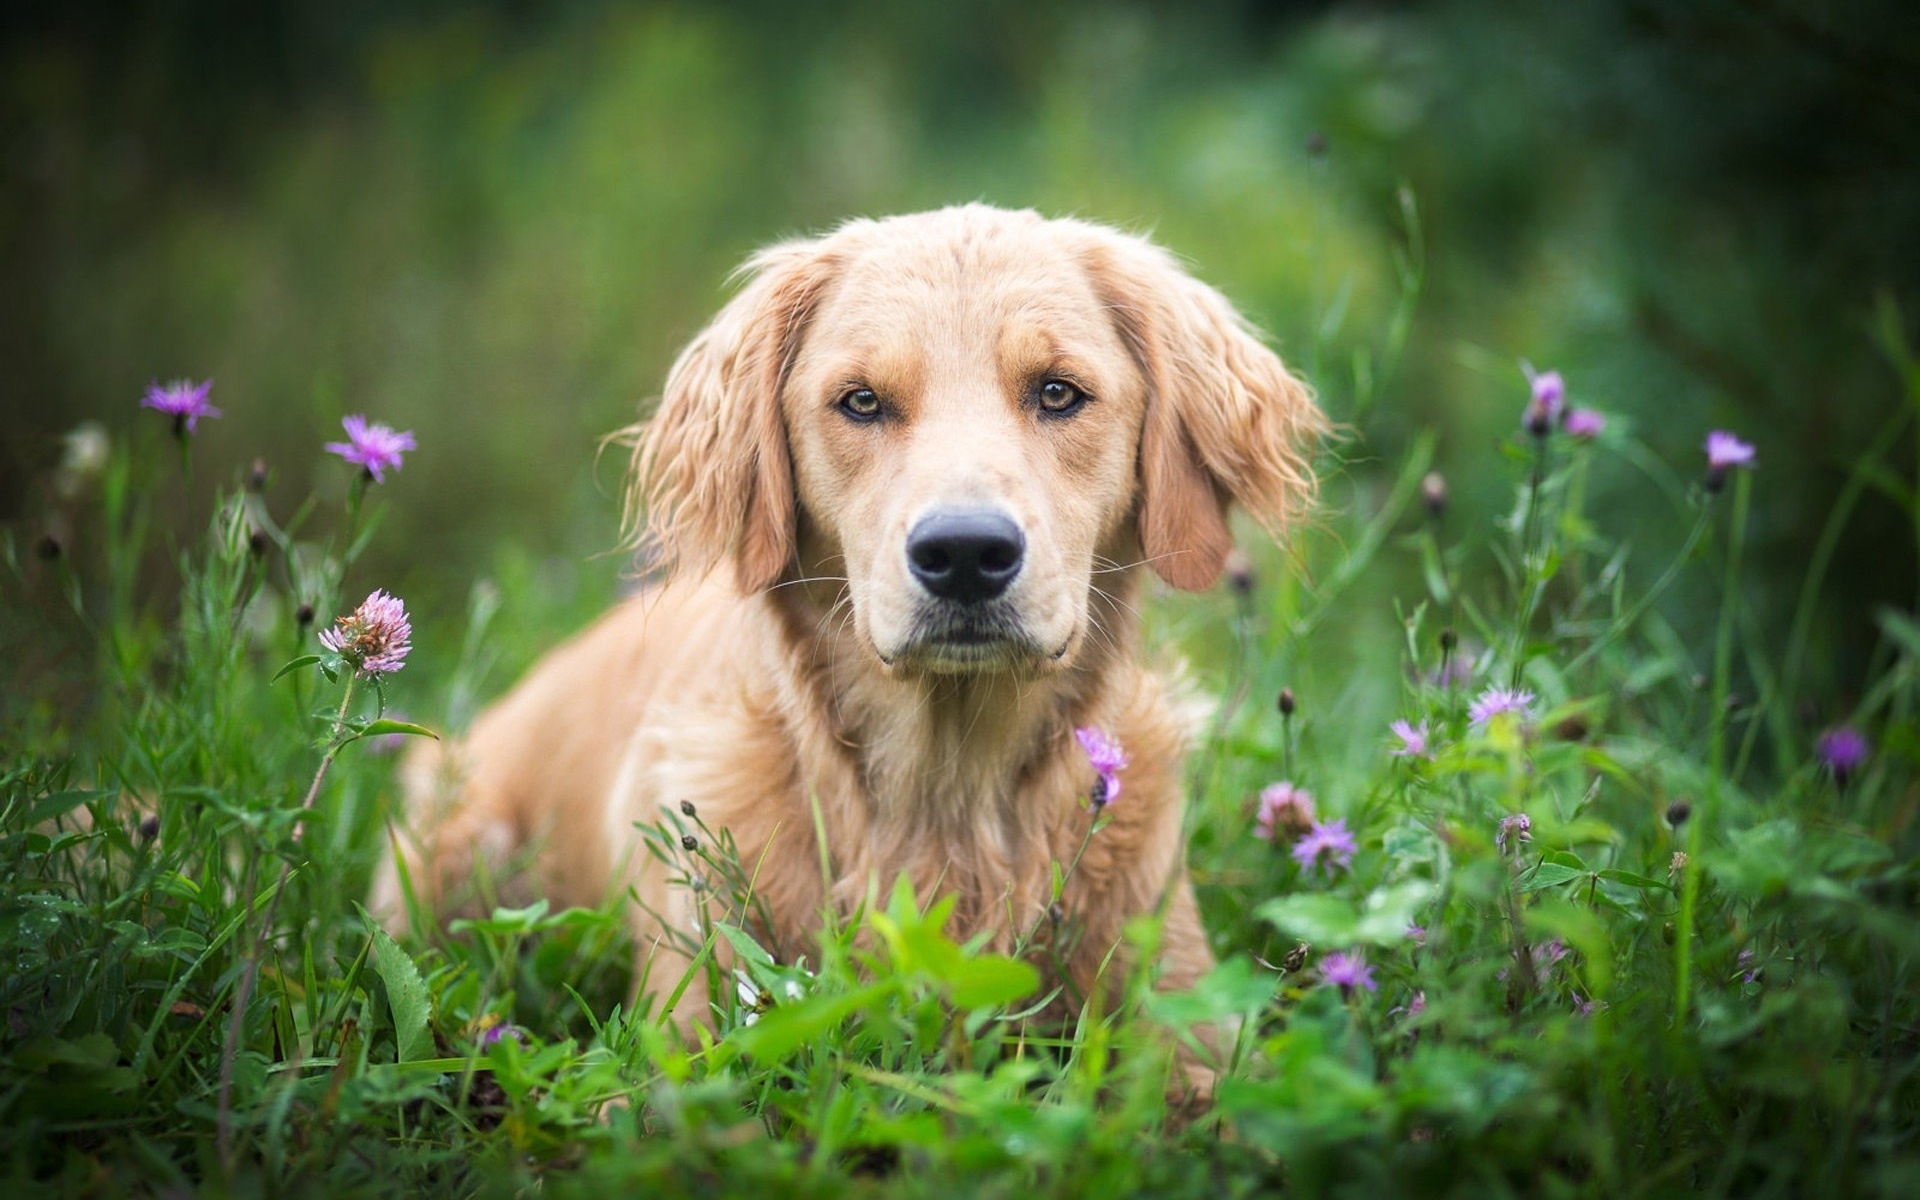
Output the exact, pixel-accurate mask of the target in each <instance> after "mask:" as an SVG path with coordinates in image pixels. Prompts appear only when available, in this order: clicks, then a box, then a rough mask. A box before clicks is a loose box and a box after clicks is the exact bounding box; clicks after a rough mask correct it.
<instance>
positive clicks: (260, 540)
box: [247, 529, 267, 558]
mask: <svg viewBox="0 0 1920 1200" xmlns="http://www.w3.org/2000/svg"><path fill="white" fill-rule="evenodd" d="M247 553H248V554H251V555H253V556H254V557H255V558H263V557H265V556H266V553H267V535H266V534H264V533H261V532H260V531H259V530H258V529H256V530H254V531H253V532H251V533H249V534H248V535H247Z"/></svg>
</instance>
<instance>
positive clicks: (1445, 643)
mask: <svg viewBox="0 0 1920 1200" xmlns="http://www.w3.org/2000/svg"><path fill="white" fill-rule="evenodd" d="M1459 644H1460V635H1459V634H1457V633H1455V632H1454V631H1453V626H1451V625H1449V626H1447V627H1446V628H1445V629H1442V630H1441V631H1440V648H1441V649H1442V650H1445V651H1446V652H1447V653H1449V654H1451V653H1453V648H1454V647H1455V646H1458V645H1459Z"/></svg>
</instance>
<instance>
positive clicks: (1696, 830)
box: [1673, 471, 1752, 1030]
mask: <svg viewBox="0 0 1920 1200" xmlns="http://www.w3.org/2000/svg"><path fill="white" fill-rule="evenodd" d="M1751 492H1752V483H1751V476H1750V475H1749V473H1748V472H1746V471H1737V472H1735V473H1734V480H1733V528H1732V529H1731V530H1729V531H1728V534H1727V574H1726V582H1725V583H1724V585H1723V586H1722V588H1721V594H1720V626H1719V630H1718V632H1717V633H1716V635H1715V638H1714V650H1713V694H1712V701H1711V703H1712V705H1713V711H1712V712H1710V713H1708V714H1707V716H1708V721H1709V725H1708V730H1709V732H1708V735H1707V794H1706V798H1705V800H1704V802H1703V803H1702V804H1701V805H1700V811H1699V812H1697V813H1695V814H1694V816H1693V819H1692V820H1691V821H1689V822H1687V865H1686V869H1685V871H1684V872H1683V873H1682V875H1681V881H1680V916H1679V919H1678V920H1677V921H1676V922H1675V927H1674V988H1673V1022H1674V1028H1675V1029H1676V1030H1677V1029H1680V1028H1682V1027H1683V1026H1684V1025H1685V1023H1686V1019H1687V1001H1688V998H1689V993H1690V991H1691V984H1692V982H1693V979H1692V971H1693V914H1694V907H1695V905H1696V904H1697V902H1698V899H1699V894H1700V843H1701V839H1702V838H1703V836H1704V835H1703V834H1702V832H1701V831H1702V830H1703V829H1705V828H1706V827H1707V826H1708V825H1709V824H1711V823H1712V821H1713V819H1714V815H1715V813H1716V812H1717V811H1718V809H1719V807H1720V788H1721V784H1722V782H1723V779H1724V777H1725V775H1726V765H1727V691H1728V681H1729V678H1730V676H1731V674H1732V670H1733V624H1734V605H1735V603H1736V602H1737V597H1738V595H1739V591H1738V588H1737V587H1736V586H1735V585H1736V584H1737V582H1738V580H1739V577H1740V557H1741V551H1742V550H1743V549H1744V548H1745V545H1746V529H1747V504H1748V497H1749V496H1750V494H1751Z"/></svg>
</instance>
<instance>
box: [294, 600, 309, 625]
mask: <svg viewBox="0 0 1920 1200" xmlns="http://www.w3.org/2000/svg"><path fill="white" fill-rule="evenodd" d="M293 620H294V624H296V625H298V626H300V628H302V629H305V628H306V627H307V626H309V625H311V624H313V605H311V604H302V605H301V606H300V607H299V608H296V609H294V610H293Z"/></svg>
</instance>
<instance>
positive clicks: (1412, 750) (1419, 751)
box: [1387, 721, 1433, 758]
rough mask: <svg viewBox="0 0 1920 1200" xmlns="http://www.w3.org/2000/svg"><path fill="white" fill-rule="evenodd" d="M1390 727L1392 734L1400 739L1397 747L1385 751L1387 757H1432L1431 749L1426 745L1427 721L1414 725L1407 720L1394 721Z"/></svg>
mask: <svg viewBox="0 0 1920 1200" xmlns="http://www.w3.org/2000/svg"><path fill="white" fill-rule="evenodd" d="M1390 728H1391V729H1392V730H1393V733H1394V736H1395V737H1397V738H1399V739H1400V745H1399V747H1398V748H1397V749H1393V750H1389V751H1387V757H1389V758H1432V757H1433V751H1432V750H1431V749H1430V748H1428V746H1427V723H1426V722H1425V721H1422V722H1420V724H1419V725H1418V726H1415V725H1413V724H1411V723H1410V722H1407V721H1395V722H1394V723H1393V724H1392V726H1390Z"/></svg>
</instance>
